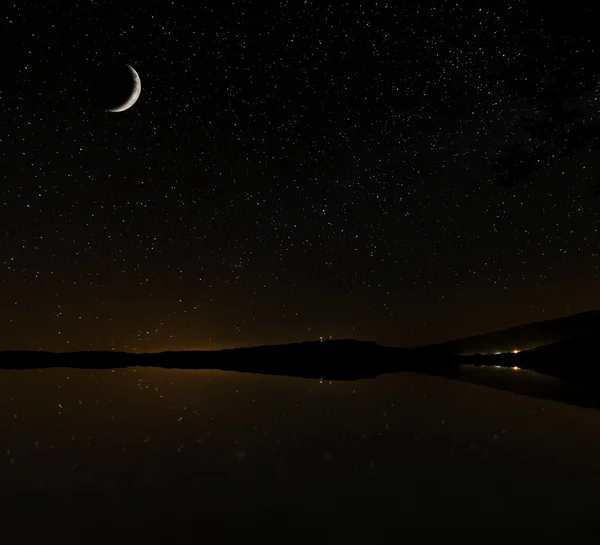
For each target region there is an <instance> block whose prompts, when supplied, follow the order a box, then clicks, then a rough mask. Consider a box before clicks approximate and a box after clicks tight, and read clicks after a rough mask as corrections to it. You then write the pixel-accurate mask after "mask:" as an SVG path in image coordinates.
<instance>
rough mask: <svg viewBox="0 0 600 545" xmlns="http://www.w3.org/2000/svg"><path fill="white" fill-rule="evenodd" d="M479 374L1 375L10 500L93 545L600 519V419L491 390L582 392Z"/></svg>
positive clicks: (12, 510)
mask: <svg viewBox="0 0 600 545" xmlns="http://www.w3.org/2000/svg"><path fill="white" fill-rule="evenodd" d="M462 372H463V373H464V376H463V377H461V378H462V379H463V380H461V381H459V380H449V379H447V378H442V377H432V376H426V375H420V374H416V373H399V374H394V375H385V376H382V377H379V378H377V379H371V380H362V381H356V382H329V381H324V382H321V381H318V380H308V379H296V378H286V377H273V376H261V375H250V374H242V373H233V372H220V371H187V370H186V371H180V370H162V369H142V368H130V369H120V370H114V371H106V370H66V369H49V370H43V371H0V431H1V433H0V487H1V489H2V498H3V505H2V506H0V507H1V508H3V512H5V513H9V514H11V516H13V515H14V516H15V517H16V516H17V514H18V513H19V512H21V513H22V512H23V511H19V510H21V509H26V511H25V512H27V513H29V514H30V515H31V516H32V517H34V518H35V520H36V521H38V523H37V524H36V525H34V526H35V528H33V530H37V531H39V532H40V535H42V534H43V535H44V536H46V537H47V536H50V535H53V533H55V532H62V533H61V534H60V535H62V536H63V537H65V536H67V535H71V534H72V536H76V534H77V532H81V535H83V536H84V538H85V539H86V542H90V538H91V537H93V536H91V534H86V532H88V531H90V530H89V528H91V527H94V528H96V527H98V525H99V524H100V522H101V524H100V525H101V527H102V529H103V530H104V531H109V532H111V531H112V532H115V531H117V532H121V531H123V528H124V527H126V528H128V529H130V530H132V531H134V532H136V534H137V535H138V537H140V538H141V536H143V535H145V534H144V532H146V533H147V535H145V537H144V539H147V540H150V538H151V537H153V538H156V539H159V538H160V536H161V535H162V536H163V537H162V538H160V539H170V540H171V541H172V540H173V539H176V538H177V537H178V536H179V535H180V534H181V535H183V534H184V533H185V530H184V528H186V527H187V526H189V527H192V528H196V529H197V528H198V526H199V525H201V526H202V527H203V528H204V529H205V531H206V532H213V531H214V532H218V533H219V535H220V536H221V538H222V539H232V540H236V539H241V537H243V536H247V535H248V534H247V532H248V529H247V528H248V527H249V526H254V527H257V526H258V527H259V528H262V530H261V531H263V532H264V531H265V530H266V529H270V530H271V531H272V532H273V533H274V535H275V536H277V535H279V537H280V538H281V539H283V540H284V541H290V540H291V538H292V537H294V536H295V537H298V539H305V538H307V537H308V536H311V535H313V536H314V535H318V536H321V538H323V540H325V541H326V540H327V539H330V540H331V542H339V541H340V540H345V541H346V542H348V540H351V539H352V538H357V539H358V536H362V538H361V539H370V540H372V541H373V540H375V541H377V540H379V539H381V540H382V541H383V539H384V537H383V536H384V535H386V533H388V532H389V530H387V528H390V527H394V526H395V527H398V526H400V527H410V526H417V527H454V528H460V527H472V526H480V527H484V526H488V527H489V526H490V525H491V526H504V527H507V526H508V527H513V528H519V527H546V528H547V529H548V528H552V529H554V528H556V527H573V526H575V525H581V524H587V525H589V524H591V523H593V522H596V521H598V520H599V517H598V506H599V505H600V503H599V501H600V486H599V485H600V411H598V410H596V409H590V408H583V407H576V406H572V405H567V404H564V403H560V402H556V401H552V400H548V399H540V398H532V397H526V396H523V395H518V394H515V393H512V392H509V391H501V390H498V389H493V388H489V387H486V386H484V385H481V383H482V382H485V381H486V380H491V381H494V380H495V381H497V382H498V384H501V386H502V387H503V388H505V389H506V388H507V384H506V381H508V382H510V381H512V382H513V385H512V388H513V389H514V388H515V384H519V383H520V384H523V385H525V386H523V389H525V390H527V389H530V388H532V386H531V384H534V385H535V387H536V388H538V390H539V392H538V393H540V392H541V391H545V392H546V393H548V395H549V393H550V392H553V395H554V397H556V395H557V392H558V391H559V390H560V389H561V388H562V389H563V390H564V392H571V393H570V394H569V395H571V394H572V388H573V387H570V386H568V385H565V384H564V383H562V382H561V381H556V380H554V379H548V378H547V377H540V376H539V375H535V374H526V373H525V372H523V373H521V374H520V375H519V376H518V378H517V376H516V373H514V372H512V374H511V371H510V370H505V369H501V370H486V369H465V370H463V371H462ZM490 377H492V378H490ZM465 380H468V381H470V382H479V384H473V383H468V382H465ZM530 383H531V384H530ZM550 397H552V396H550ZM65 521H68V522H65ZM65 525H66V526H65ZM290 528H291V529H293V532H292V534H289V531H290ZM552 531H554V530H552ZM64 532H67V533H64ZM161 532H163V534H161ZM278 532H288V533H287V534H285V535H286V536H287V537H285V538H283V537H281V534H278ZM57 535H58V534H57ZM94 535H96V532H94ZM186 535H187V534H186ZM265 535H266V534H265ZM263 537H264V535H263ZM84 538H81V537H80V539H84ZM326 538H327V539H326ZM65 539H66V538H65ZM73 539H74V540H76V539H78V538H77V537H73ZM274 539H276V537H275V538H274Z"/></svg>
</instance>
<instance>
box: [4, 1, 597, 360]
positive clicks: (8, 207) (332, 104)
mask: <svg viewBox="0 0 600 545" xmlns="http://www.w3.org/2000/svg"><path fill="white" fill-rule="evenodd" d="M410 4H413V3H410ZM498 4H502V5H501V7H500V8H497V9H492V8H490V7H488V6H489V5H490V4H489V3H486V2H443V1H437V0H436V1H435V2H421V3H419V5H418V7H417V6H416V3H415V4H413V5H412V7H410V8H406V7H398V6H403V5H405V3H403V2H389V3H386V2H363V3H362V5H361V3H359V2H341V1H340V2H337V1H336V2H325V1H323V2H321V1H317V0H315V1H305V2H286V1H282V2H279V3H276V2H258V1H256V2H250V1H245V2H244V1H238V2H223V1H221V2H214V3H213V2H198V1H196V2H172V3H169V2H162V1H161V2H150V1H145V2H143V3H139V4H135V3H134V2H108V1H105V2H103V1H79V2H69V1H64V2H62V1H61V2H51V3H48V4H47V5H46V6H45V7H44V9H41V8H40V7H39V4H37V3H33V2H25V3H15V6H14V7H11V8H10V9H9V15H8V16H7V17H6V18H5V19H4V20H3V23H2V29H3V35H6V36H8V38H9V39H10V40H11V44H12V45H11V48H10V49H9V50H7V51H5V52H4V58H3V61H2V63H3V65H4V67H3V81H4V82H5V84H4V85H3V87H2V89H1V91H0V93H1V94H0V101H1V104H2V110H1V111H2V120H1V126H0V144H1V147H0V165H2V168H1V169H0V176H1V184H2V185H1V189H0V191H1V193H0V234H1V237H2V238H1V239H0V261H1V263H2V274H1V276H0V319H1V320H2V327H1V328H0V348H2V349H11V348H15V349H16V348H27V349H34V348H41V349H46V350H72V349H111V348H114V349H119V350H123V349H124V350H136V351H144V350H163V349H177V348H221V347H231V346H240V345H253V344H263V343H276V342H289V341H299V340H306V339H317V338H319V337H320V336H323V337H329V336H332V337H337V338H339V337H354V338H360V339H371V340H375V341H378V342H382V343H386V344H392V345H398V346H412V345H416V344H424V343H427V342H433V341H439V340H444V339H449V338H454V337H461V336H466V335H470V334H475V333H481V332H485V331H489V330H493V329H499V328H502V327H506V326H510V325H514V324H517V323H522V322H529V321H534V320H539V319H545V318H552V317H555V316H559V315H566V314H571V313H575V312H579V311H583V310H588V309H592V308H598V307H600V282H599V265H600V261H599V258H598V248H599V244H600V234H599V232H598V226H599V221H600V203H599V202H598V201H597V200H594V199H591V198H590V196H589V193H590V187H591V186H592V185H593V182H594V178H596V179H597V176H594V174H593V172H594V171H597V169H598V158H597V157H595V156H594V155H593V154H589V153H587V154H576V155H575V156H574V157H573V158H571V159H569V160H565V161H563V162H560V163H556V164H553V165H552V166H551V167H549V168H547V169H544V170H543V171H541V172H538V173H537V174H536V175H535V176H533V177H532V179H531V180H529V181H528V183H527V184H525V185H523V186H519V187H518V188H517V189H515V190H508V189H504V188H500V187H498V186H497V185H496V184H495V182H494V176H493V172H492V170H491V161H492V160H493V158H494V157H495V155H496V154H497V152H498V150H499V149H500V147H501V146H502V144H503V143H506V142H510V141H511V139H512V138H514V137H515V134H516V132H517V131H518V128H517V127H518V122H519V116H520V115H521V114H522V113H523V112H524V111H526V109H527V106H526V104H525V103H524V101H523V100H522V99H520V98H518V97H517V96H515V94H514V92H513V91H512V90H511V88H510V85H508V84H507V83H510V82H507V81H506V79H505V76H504V72H503V70H504V69H505V68H508V67H511V66H513V65H514V64H515V63H519V62H521V61H522V60H523V59H527V58H529V59H530V58H531V57H532V56H535V55H536V54H537V51H535V50H534V49H532V48H528V47H527V45H524V44H526V38H527V37H528V36H529V37H531V36H533V37H537V38H539V37H540V35H541V34H542V33H543V28H542V25H541V23H540V25H539V26H538V25H537V24H536V16H535V14H532V13H531V12H530V11H528V3H527V2H506V3H498ZM542 37H543V36H542ZM107 62H117V63H128V64H130V65H131V66H132V67H134V68H135V70H136V71H137V72H138V73H139V75H140V78H141V83H142V93H141V96H140V98H139V100H138V101H137V103H136V104H135V105H134V106H133V107H132V108H131V109H129V110H127V111H125V112H121V113H111V112H106V111H104V110H103V109H101V108H99V107H97V106H96V104H95V103H94V102H93V101H91V100H90V97H91V96H92V95H94V94H95V93H94V91H97V90H94V89H90V88H89V81H90V79H89V75H90V74H93V73H94V70H95V69H96V68H97V67H99V66H100V65H101V64H104V63H107ZM105 85H106V82H105ZM96 94H97V93H96Z"/></svg>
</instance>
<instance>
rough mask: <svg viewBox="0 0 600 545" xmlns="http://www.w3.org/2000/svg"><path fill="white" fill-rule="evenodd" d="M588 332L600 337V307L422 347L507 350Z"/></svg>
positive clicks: (456, 350) (463, 352)
mask: <svg viewBox="0 0 600 545" xmlns="http://www.w3.org/2000/svg"><path fill="white" fill-rule="evenodd" d="M588 334H589V335H593V334H596V335H598V336H599V337H600V310H593V311H589V312H582V313H579V314H574V315H571V316H565V317H561V318H556V319H554V320H545V321H542V322H533V323H529V324H522V325H518V326H514V327H509V328H507V329H502V330H499V331H492V332H490V333H484V334H481V335H475V336H472V337H465V338H463V339H457V340H453V341H448V342H444V343H438V344H434V345H428V346H425V347H421V348H420V349H418V350H421V351H424V352H427V353H437V354H444V355H447V356H451V355H474V354H493V353H496V352H500V353H504V352H512V351H514V350H519V351H523V350H530V349H533V348H537V347H540V346H545V345H550V344H556V343H561V342H565V341H569V340H575V339H578V338H580V337H582V336H584V335H588Z"/></svg>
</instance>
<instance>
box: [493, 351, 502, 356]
mask: <svg viewBox="0 0 600 545" xmlns="http://www.w3.org/2000/svg"><path fill="white" fill-rule="evenodd" d="M501 353H502V352H494V354H496V356H499V355H500V354H501Z"/></svg>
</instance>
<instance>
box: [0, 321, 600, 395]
mask: <svg viewBox="0 0 600 545" xmlns="http://www.w3.org/2000/svg"><path fill="white" fill-rule="evenodd" d="M599 333H600V311H593V312H586V313H582V314H576V315H574V316H568V317H565V318H559V319H556V320H548V321H545V322H536V323H533V324H525V325H522V326H517V327H512V328H508V329H505V330H502V331H495V332H492V333H488V334H485V335H478V336H475V337H469V338H466V339H459V340H456V341H451V342H446V343H441V344H436V345H430V346H426V347H422V348H415V349H404V348H394V347H388V346H382V345H379V344H377V343H375V342H371V341H359V340H352V339H344V340H325V341H306V342H300V343H291V344H280V345H270V346H257V347H248V348H233V349H226V350H204V351H203V350H196V351H178V352H159V353H130V352H113V351H84V352H62V353H61V352H43V351H20V350H13V351H4V352H0V368H2V369H42V368H51V367H66V368H83V369H113V368H124V367H135V366H139V367H161V368H165V369H216V370H223V371H239V372H246V373H262V374H271V375H285V376H294V377H303V378H322V379H329V380H356V379H361V378H374V377H376V376H378V375H381V374H384V373H392V372H398V371H418V372H424V373H430V374H436V375H444V376H449V375H450V374H452V373H453V370H456V369H457V368H458V366H460V365H464V364H470V365H475V366H482V365H493V366H500V367H519V368H522V369H529V370H531V371H536V372H539V373H543V374H546V375H551V376H554V377H559V378H563V379H566V380H568V381H570V382H574V383H579V384H584V383H590V384H594V385H600V367H599V366H598V365H597V364H596V355H597V351H598V350H597V341H596V339H597V338H600V336H599ZM548 339H551V341H550V342H545V341H547V340H548ZM555 339H562V340H560V342H556V341H555ZM536 344H542V346H536V347H535V348H532V349H530V350H524V349H523V347H524V346H528V345H529V346H531V345H533V346H535V345H536ZM512 350H519V353H517V354H513V353H511V351H512ZM497 353H499V354H497ZM468 354H470V355H468Z"/></svg>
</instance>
